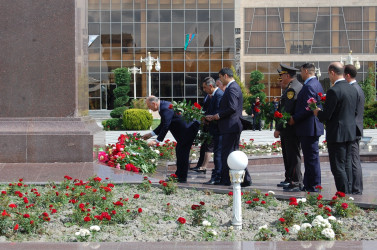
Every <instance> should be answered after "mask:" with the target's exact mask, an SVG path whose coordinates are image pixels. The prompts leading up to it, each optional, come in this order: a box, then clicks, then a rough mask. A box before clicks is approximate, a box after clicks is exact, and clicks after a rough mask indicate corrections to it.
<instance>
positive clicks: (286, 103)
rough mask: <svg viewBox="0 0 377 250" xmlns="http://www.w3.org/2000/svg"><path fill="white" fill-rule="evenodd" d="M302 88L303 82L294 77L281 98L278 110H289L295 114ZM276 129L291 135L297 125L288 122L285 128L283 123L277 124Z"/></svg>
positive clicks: (283, 133)
mask: <svg viewBox="0 0 377 250" xmlns="http://www.w3.org/2000/svg"><path fill="white" fill-rule="evenodd" d="M301 89H302V84H301V83H300V82H299V81H297V79H294V80H293V81H292V82H291V83H289V85H288V87H287V88H286V89H285V90H284V92H283V95H282V96H281V98H280V102H279V106H278V110H279V111H280V112H287V113H290V114H291V115H293V114H294V113H295V109H296V102H297V96H298V94H299V93H300V91H301ZM276 130H277V131H280V132H281V135H291V134H295V133H296V132H295V127H294V126H290V125H288V124H286V127H285V128H283V125H282V124H277V125H276Z"/></svg>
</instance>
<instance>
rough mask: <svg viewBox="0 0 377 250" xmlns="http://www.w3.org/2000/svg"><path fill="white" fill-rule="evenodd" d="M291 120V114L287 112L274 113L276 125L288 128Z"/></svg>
mask: <svg viewBox="0 0 377 250" xmlns="http://www.w3.org/2000/svg"><path fill="white" fill-rule="evenodd" d="M290 118H291V114H289V113H287V112H283V113H280V112H279V111H275V113H274V120H275V122H276V124H282V125H283V128H285V127H286V126H287V123H288V120H289V119H290Z"/></svg>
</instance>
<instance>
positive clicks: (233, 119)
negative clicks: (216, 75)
mask: <svg viewBox="0 0 377 250" xmlns="http://www.w3.org/2000/svg"><path fill="white" fill-rule="evenodd" d="M229 84H230V85H229ZM219 109H220V112H219V116H220V120H218V125H219V130H220V134H230V133H241V131H242V123H241V118H242V109H243V97H242V91H241V88H240V86H238V84H237V83H236V82H235V81H233V82H231V83H228V86H227V87H226V89H225V91H224V95H223V98H222V99H221V101H220V106H219Z"/></svg>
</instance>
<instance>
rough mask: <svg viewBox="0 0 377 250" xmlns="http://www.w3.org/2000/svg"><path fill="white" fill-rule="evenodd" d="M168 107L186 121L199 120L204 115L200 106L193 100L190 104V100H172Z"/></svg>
mask: <svg viewBox="0 0 377 250" xmlns="http://www.w3.org/2000/svg"><path fill="white" fill-rule="evenodd" d="M169 108H170V109H173V110H174V112H175V113H176V114H177V115H180V116H182V118H183V119H184V120H185V121H186V122H187V123H190V122H192V121H194V120H197V121H200V120H201V119H202V117H204V111H203V110H202V106H200V104H198V103H197V102H194V104H193V105H191V102H188V103H187V102H186V100H183V101H182V102H175V101H173V102H172V104H170V106H169Z"/></svg>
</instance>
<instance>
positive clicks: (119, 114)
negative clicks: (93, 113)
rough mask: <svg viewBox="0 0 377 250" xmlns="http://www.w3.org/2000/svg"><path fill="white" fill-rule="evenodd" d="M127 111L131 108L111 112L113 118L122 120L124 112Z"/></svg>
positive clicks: (119, 108) (116, 109) (123, 107)
mask: <svg viewBox="0 0 377 250" xmlns="http://www.w3.org/2000/svg"><path fill="white" fill-rule="evenodd" d="M127 109H129V107H126V106H122V107H118V108H115V109H113V110H112V111H111V112H110V116H111V118H122V116H123V113H124V111H125V110H127Z"/></svg>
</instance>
